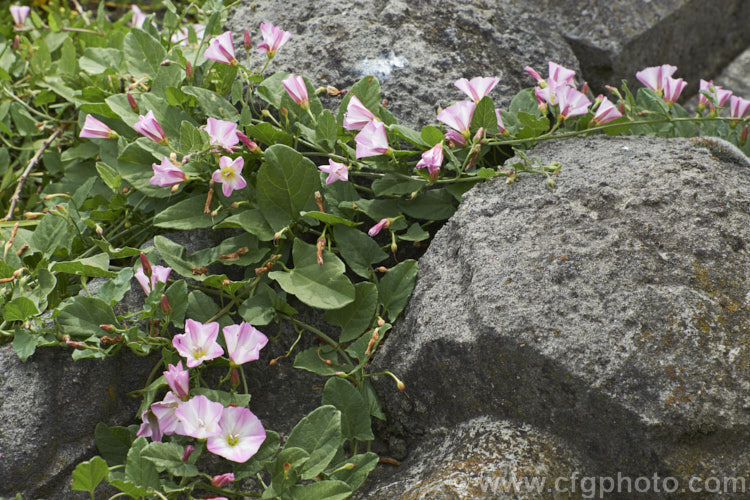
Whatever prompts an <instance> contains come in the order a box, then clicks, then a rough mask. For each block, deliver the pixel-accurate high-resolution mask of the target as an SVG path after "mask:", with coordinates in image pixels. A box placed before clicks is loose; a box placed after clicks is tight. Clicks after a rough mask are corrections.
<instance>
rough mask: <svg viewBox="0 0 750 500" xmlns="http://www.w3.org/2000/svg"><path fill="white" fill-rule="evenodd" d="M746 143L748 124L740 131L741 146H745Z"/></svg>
mask: <svg viewBox="0 0 750 500" xmlns="http://www.w3.org/2000/svg"><path fill="white" fill-rule="evenodd" d="M745 143H747V125H745V127H744V128H743V129H742V133H740V141H739V144H740V147H741V148H742V147H745Z"/></svg>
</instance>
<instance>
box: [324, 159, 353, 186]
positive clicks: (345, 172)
mask: <svg viewBox="0 0 750 500" xmlns="http://www.w3.org/2000/svg"><path fill="white" fill-rule="evenodd" d="M318 170H320V171H321V172H325V173H327V174H328V177H327V178H326V186H327V185H328V184H332V183H334V182H336V181H345V182H346V181H348V180H349V167H347V166H346V165H344V164H343V163H339V162H337V161H333V160H328V165H320V166H319V167H318Z"/></svg>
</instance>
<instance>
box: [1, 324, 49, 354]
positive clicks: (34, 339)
mask: <svg viewBox="0 0 750 500" xmlns="http://www.w3.org/2000/svg"><path fill="white" fill-rule="evenodd" d="M6 319H7V318H6ZM41 340H42V337H41V336H40V335H37V334H35V333H29V332H28V331H27V330H26V329H24V328H16V330H15V332H14V333H13V350H15V351H16V354H17V355H18V358H19V359H20V360H21V361H23V362H24V363H25V362H26V360H27V359H29V357H30V356H31V355H32V354H34V351H36V346H37V345H39V342H40V341H41Z"/></svg>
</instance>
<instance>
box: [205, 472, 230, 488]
mask: <svg viewBox="0 0 750 500" xmlns="http://www.w3.org/2000/svg"><path fill="white" fill-rule="evenodd" d="M232 482H234V474H232V473H231V472H227V473H226V474H220V475H218V476H214V477H212V478H211V486H215V487H216V488H223V487H224V486H226V485H228V484H229V483H232Z"/></svg>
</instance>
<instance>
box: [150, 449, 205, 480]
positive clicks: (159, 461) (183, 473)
mask: <svg viewBox="0 0 750 500" xmlns="http://www.w3.org/2000/svg"><path fill="white" fill-rule="evenodd" d="M184 451H185V449H184V448H183V447H182V446H180V445H178V444H177V443H160V442H153V443H149V444H148V445H147V446H146V447H145V448H143V450H142V451H141V456H142V457H143V458H145V459H146V460H148V461H150V462H151V463H153V464H154V465H155V466H156V469H157V470H158V471H159V472H164V471H167V472H169V473H170V474H172V475H175V476H179V477H194V476H197V475H198V474H200V473H199V472H198V468H197V467H196V466H195V465H193V464H191V463H186V462H183V461H182V454H183V453H184Z"/></svg>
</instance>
